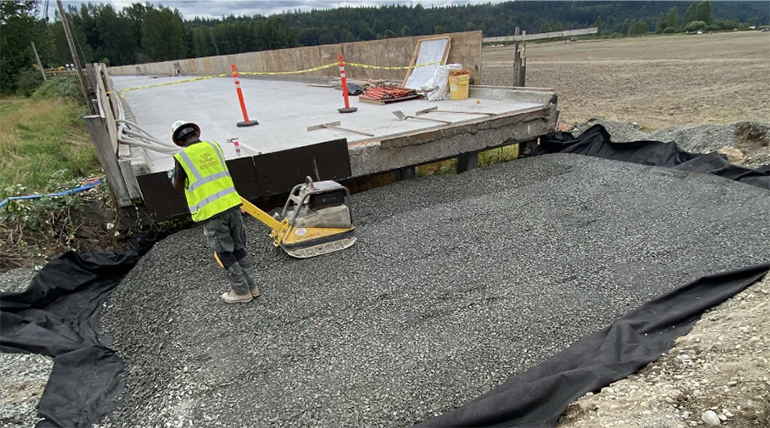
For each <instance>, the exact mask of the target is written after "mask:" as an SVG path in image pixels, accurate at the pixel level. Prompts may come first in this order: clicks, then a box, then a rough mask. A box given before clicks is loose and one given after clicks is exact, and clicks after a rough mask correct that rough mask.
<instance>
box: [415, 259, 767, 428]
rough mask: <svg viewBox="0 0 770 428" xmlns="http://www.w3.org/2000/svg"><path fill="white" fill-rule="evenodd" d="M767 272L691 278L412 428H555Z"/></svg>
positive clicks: (750, 270)
mask: <svg viewBox="0 0 770 428" xmlns="http://www.w3.org/2000/svg"><path fill="white" fill-rule="evenodd" d="M768 271H770V262H768V263H764V264H761V265H756V266H751V267H747V268H743V269H739V270H734V271H730V272H723V273H718V274H715V275H710V276H705V277H702V278H700V279H697V280H695V281H693V282H691V283H689V284H687V285H684V286H682V287H679V288H677V289H675V290H673V291H671V292H669V293H666V294H664V295H662V296H660V297H658V298H656V299H653V300H651V301H649V302H647V303H645V304H644V305H642V306H640V307H639V308H637V309H634V310H633V311H631V312H628V313H627V314H626V315H624V316H623V317H621V318H619V319H618V320H617V321H615V322H614V323H613V324H612V325H610V326H609V327H606V328H604V329H602V330H600V331H598V332H596V333H594V334H591V335H589V336H586V337H584V338H583V339H581V340H579V341H578V342H576V343H575V344H573V345H572V346H570V347H569V348H567V349H565V350H564V351H562V352H560V353H558V354H556V355H555V356H553V357H551V358H550V359H548V360H546V361H544V362H543V363H540V364H539V365H537V366H535V367H533V368H531V369H530V370H528V371H526V372H524V373H522V374H521V375H519V376H516V377H515V378H513V379H511V380H509V381H508V382H506V383H504V384H502V385H500V386H499V387H497V388H495V389H493V390H492V391H490V392H488V393H487V394H484V395H482V396H481V397H479V398H476V399H475V400H473V401H471V402H469V403H467V404H465V405H463V406H462V407H459V408H457V409H455V410H453V411H450V412H447V413H444V414H443V415H440V416H438V417H436V418H433V419H431V420H428V421H426V422H423V423H421V424H419V425H416V426H417V427H421V428H427V427H502V426H505V427H517V426H518V427H552V426H555V425H556V422H557V421H558V419H559V416H560V415H561V414H562V412H564V409H566V408H567V406H568V405H569V403H571V402H573V401H575V399H577V398H578V397H580V396H582V395H583V394H585V393H586V392H590V391H597V390H599V389H601V388H602V387H604V386H606V385H609V384H610V383H612V382H614V381H616V380H619V379H623V378H625V377H626V376H628V375H630V374H632V373H634V372H636V371H637V370H639V369H640V368H642V367H644V366H645V365H646V364H647V363H649V362H651V361H655V360H657V359H658V357H660V355H662V354H663V353H664V352H666V351H668V350H670V349H671V348H672V347H673V346H674V341H675V340H676V338H677V337H679V336H683V335H685V334H687V333H688V332H689V331H690V329H691V328H692V326H693V325H694V324H695V322H696V321H697V320H698V319H699V318H700V316H701V314H702V313H703V311H705V310H706V309H708V308H710V307H712V306H715V305H718V304H719V303H721V302H723V301H725V300H727V299H728V298H730V297H732V296H734V295H735V294H737V293H739V292H741V291H742V290H744V289H745V288H746V287H748V286H749V285H751V284H753V283H754V282H756V281H758V280H760V279H761V278H762V277H763V276H764V275H765V274H767V273H768Z"/></svg>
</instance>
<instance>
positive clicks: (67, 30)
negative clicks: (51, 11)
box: [56, 0, 91, 109]
mask: <svg viewBox="0 0 770 428" xmlns="http://www.w3.org/2000/svg"><path fill="white" fill-rule="evenodd" d="M56 4H57V5H58V6H59V15H60V16H61V23H62V24H64V35H65V36H67V44H68V45H69V47H70V53H71V54H72V60H73V61H74V64H75V71H76V72H77V74H78V77H79V78H80V89H81V91H83V97H85V99H86V105H87V106H89V107H88V108H89V109H91V100H90V99H88V85H87V84H86V78H85V76H83V67H81V66H80V58H79V57H78V52H77V50H75V42H73V41H72V33H70V24H69V22H68V21H67V14H66V13H65V12H64V6H63V5H62V2H61V0H56Z"/></svg>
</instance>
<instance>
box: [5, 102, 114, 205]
mask: <svg viewBox="0 0 770 428" xmlns="http://www.w3.org/2000/svg"><path fill="white" fill-rule="evenodd" d="M86 113H87V112H86V109H85V107H83V106H80V105H78V104H77V103H75V102H74V101H69V100H67V99H57V98H55V99H39V100H36V99H18V100H16V101H15V102H4V103H3V104H2V106H0V115H2V118H3V119H2V129H0V188H3V189H4V188H8V187H11V186H14V185H17V184H20V185H22V186H23V187H25V188H27V189H29V190H30V191H33V192H35V191H37V192H41V193H42V192H44V191H45V190H48V189H47V187H48V185H49V181H50V178H51V177H52V175H57V177H61V178H63V179H65V180H72V179H76V178H79V177H87V176H89V175H92V174H95V173H98V172H99V171H100V165H99V160H98V158H97V157H96V151H95V149H94V148H93V145H92V143H91V140H90V136H89V135H88V131H87V130H86V127H85V124H84V123H83V119H82V116H83V115H84V114H86ZM12 196H15V195H12Z"/></svg>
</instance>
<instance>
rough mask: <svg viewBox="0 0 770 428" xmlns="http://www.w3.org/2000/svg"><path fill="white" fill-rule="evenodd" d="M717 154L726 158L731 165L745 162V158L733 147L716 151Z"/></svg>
mask: <svg viewBox="0 0 770 428" xmlns="http://www.w3.org/2000/svg"><path fill="white" fill-rule="evenodd" d="M717 153H719V154H720V155H725V156H727V160H728V161H730V162H731V163H742V162H743V161H744V160H746V156H744V154H743V152H742V151H740V150H738V149H736V148H735V147H730V146H725V147H722V148H721V149H719V150H717Z"/></svg>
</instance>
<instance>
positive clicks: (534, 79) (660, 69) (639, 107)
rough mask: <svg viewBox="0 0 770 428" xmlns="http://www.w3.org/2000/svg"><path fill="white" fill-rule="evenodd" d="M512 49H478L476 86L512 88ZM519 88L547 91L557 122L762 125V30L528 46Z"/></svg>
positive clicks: (765, 89) (767, 38)
mask: <svg viewBox="0 0 770 428" xmlns="http://www.w3.org/2000/svg"><path fill="white" fill-rule="evenodd" d="M513 52H514V50H513V47H512V46H510V47H491V48H484V50H483V54H482V57H483V61H484V68H483V72H482V83H483V84H485V85H511V84H512V83H513V76H512V74H513V73H512V71H511V70H512V68H513V66H512V64H513V63H512V61H513ZM526 57H527V77H526V84H527V86H533V87H549V88H553V89H554V90H555V91H556V93H557V94H558V95H559V107H560V109H561V122H562V123H565V124H573V123H576V122H582V121H585V120H586V119H589V118H603V119H609V120H618V121H622V122H637V123H638V124H639V125H640V126H641V128H642V129H643V130H656V129H661V128H665V127H668V126H673V125H700V124H706V123H709V124H721V123H732V122H738V121H743V120H757V121H762V122H768V121H770V98H768V94H770V33H763V32H759V31H753V32H737V33H723V34H701V35H673V36H660V37H639V38H628V39H614V40H591V41H578V42H553V43H541V44H534V43H529V44H528V45H527V50H526Z"/></svg>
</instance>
